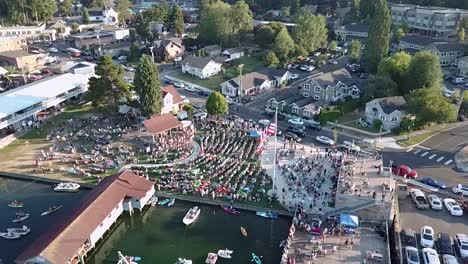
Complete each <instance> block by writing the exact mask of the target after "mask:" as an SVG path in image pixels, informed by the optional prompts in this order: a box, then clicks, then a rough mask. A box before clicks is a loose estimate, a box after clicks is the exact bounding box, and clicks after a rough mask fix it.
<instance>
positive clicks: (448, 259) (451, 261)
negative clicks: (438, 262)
mask: <svg viewBox="0 0 468 264" xmlns="http://www.w3.org/2000/svg"><path fill="white" fill-rule="evenodd" d="M442 262H443V264H458V260H457V258H456V257H454V256H453V255H449V254H445V255H443V256H442Z"/></svg>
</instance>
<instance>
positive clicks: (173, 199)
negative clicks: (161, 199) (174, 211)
mask: <svg viewBox="0 0 468 264" xmlns="http://www.w3.org/2000/svg"><path fill="white" fill-rule="evenodd" d="M174 203H175V198H172V199H171V201H170V202H168V203H167V207H171V206H173V205H174Z"/></svg>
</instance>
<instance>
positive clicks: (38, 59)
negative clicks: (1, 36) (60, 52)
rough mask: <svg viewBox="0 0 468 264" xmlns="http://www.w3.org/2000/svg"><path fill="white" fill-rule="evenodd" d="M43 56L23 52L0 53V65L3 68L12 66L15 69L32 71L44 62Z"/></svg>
mask: <svg viewBox="0 0 468 264" xmlns="http://www.w3.org/2000/svg"><path fill="white" fill-rule="evenodd" d="M45 57H46V55H45V54H36V53H29V52H27V51H25V50H22V49H20V50H12V51H6V52H0V64H1V65H3V66H13V67H16V68H17V69H24V70H34V69H36V67H38V66H39V65H41V64H42V65H43V64H44V63H45V62H46V61H45V60H43V58H45Z"/></svg>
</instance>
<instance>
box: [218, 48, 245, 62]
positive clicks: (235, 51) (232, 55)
mask: <svg viewBox="0 0 468 264" xmlns="http://www.w3.org/2000/svg"><path fill="white" fill-rule="evenodd" d="M222 55H223V56H224V57H226V61H231V60H235V59H239V58H240V57H244V49H243V48H232V49H226V50H224V51H223V54H222Z"/></svg>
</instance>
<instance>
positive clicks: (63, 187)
mask: <svg viewBox="0 0 468 264" xmlns="http://www.w3.org/2000/svg"><path fill="white" fill-rule="evenodd" d="M79 189H80V185H79V184H78V183H75V182H61V183H59V184H56V185H54V191H56V192H78V191H79Z"/></svg>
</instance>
